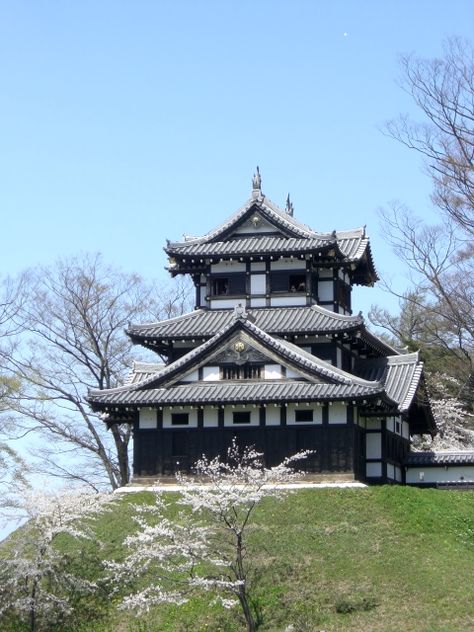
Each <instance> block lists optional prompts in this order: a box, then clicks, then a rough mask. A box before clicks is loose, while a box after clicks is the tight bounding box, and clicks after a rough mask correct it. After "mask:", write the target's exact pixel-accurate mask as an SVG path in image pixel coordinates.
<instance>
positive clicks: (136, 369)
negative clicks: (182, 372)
mask: <svg viewBox="0 0 474 632" xmlns="http://www.w3.org/2000/svg"><path fill="white" fill-rule="evenodd" d="M164 367H165V365H164V364H157V363H152V362H134V363H133V369H132V370H131V371H130V373H129V374H128V376H127V379H126V380H125V384H126V385H127V386H130V385H132V384H140V383H141V382H143V381H144V380H146V379H148V378H149V377H150V375H156V374H157V373H159V372H160V371H161V370H162V369H164Z"/></svg>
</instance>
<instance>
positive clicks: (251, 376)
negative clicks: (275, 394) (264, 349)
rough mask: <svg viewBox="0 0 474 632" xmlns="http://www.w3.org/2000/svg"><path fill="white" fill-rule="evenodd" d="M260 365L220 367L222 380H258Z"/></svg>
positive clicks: (260, 375) (260, 373) (260, 374)
mask: <svg viewBox="0 0 474 632" xmlns="http://www.w3.org/2000/svg"><path fill="white" fill-rule="evenodd" d="M262 368H263V367H262V365H261V364H244V365H242V366H237V365H233V366H224V367H221V376H222V378H221V379H223V380H258V379H260V378H261V377H262Z"/></svg>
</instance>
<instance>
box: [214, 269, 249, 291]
mask: <svg viewBox="0 0 474 632" xmlns="http://www.w3.org/2000/svg"><path fill="white" fill-rule="evenodd" d="M211 290H212V295H213V296H226V295H230V294H232V295H236V294H245V275H244V274H230V275H229V276H226V277H214V278H213V279H212V284H211Z"/></svg>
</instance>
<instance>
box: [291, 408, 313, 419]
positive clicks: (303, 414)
mask: <svg viewBox="0 0 474 632" xmlns="http://www.w3.org/2000/svg"><path fill="white" fill-rule="evenodd" d="M295 421H313V409H312V408H310V409H308V410H295Z"/></svg>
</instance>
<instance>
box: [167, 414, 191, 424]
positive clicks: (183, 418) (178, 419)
mask: <svg viewBox="0 0 474 632" xmlns="http://www.w3.org/2000/svg"><path fill="white" fill-rule="evenodd" d="M188 424H189V413H171V425H172V426H187V425H188Z"/></svg>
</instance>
